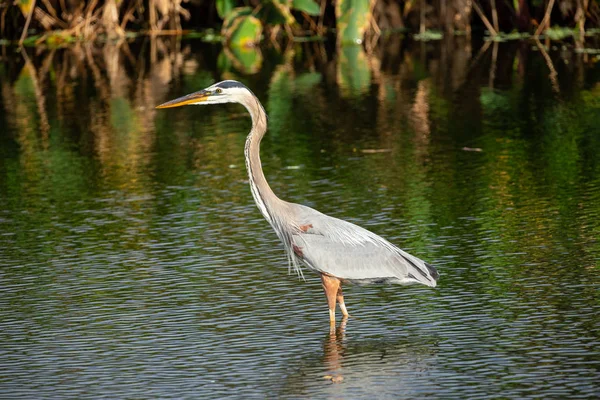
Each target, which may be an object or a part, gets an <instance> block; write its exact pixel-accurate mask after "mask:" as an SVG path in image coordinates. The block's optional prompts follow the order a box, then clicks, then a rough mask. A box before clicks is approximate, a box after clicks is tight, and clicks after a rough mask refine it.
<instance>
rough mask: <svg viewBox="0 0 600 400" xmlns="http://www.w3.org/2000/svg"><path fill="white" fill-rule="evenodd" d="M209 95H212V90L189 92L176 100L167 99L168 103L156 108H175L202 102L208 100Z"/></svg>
mask: <svg viewBox="0 0 600 400" xmlns="http://www.w3.org/2000/svg"><path fill="white" fill-rule="evenodd" d="M208 96H210V92H209V91H208V90H201V91H199V92H195V93H192V94H188V95H187V96H183V97H180V98H178V99H175V100H171V101H167V102H166V103H163V104H161V105H160V106H156V108H173V107H180V106H185V105H186V104H197V103H202V102H203V101H206V99H207V98H208Z"/></svg>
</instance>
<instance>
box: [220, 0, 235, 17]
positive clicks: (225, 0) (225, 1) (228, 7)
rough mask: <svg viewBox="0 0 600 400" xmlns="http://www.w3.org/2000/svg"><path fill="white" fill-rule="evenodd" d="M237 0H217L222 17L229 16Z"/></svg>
mask: <svg viewBox="0 0 600 400" xmlns="http://www.w3.org/2000/svg"><path fill="white" fill-rule="evenodd" d="M234 5H235V0H216V6H217V13H218V14H219V17H221V19H225V18H227V16H228V15H229V13H231V11H232V10H233V8H234Z"/></svg>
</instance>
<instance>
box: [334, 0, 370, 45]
mask: <svg viewBox="0 0 600 400" xmlns="http://www.w3.org/2000/svg"><path fill="white" fill-rule="evenodd" d="M335 17H336V19H337V22H336V26H337V42H338V44H348V43H353V44H357V43H362V41H363V37H364V35H365V31H366V29H367V27H368V26H369V22H370V20H371V13H370V7H369V0H338V1H337V2H336V5H335Z"/></svg>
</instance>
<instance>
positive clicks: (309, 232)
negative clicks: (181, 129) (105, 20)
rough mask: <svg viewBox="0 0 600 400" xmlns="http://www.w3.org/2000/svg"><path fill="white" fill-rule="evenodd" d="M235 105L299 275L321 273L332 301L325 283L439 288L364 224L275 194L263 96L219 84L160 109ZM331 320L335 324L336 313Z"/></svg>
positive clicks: (250, 159) (424, 269)
mask: <svg viewBox="0 0 600 400" xmlns="http://www.w3.org/2000/svg"><path fill="white" fill-rule="evenodd" d="M230 102H234V103H240V104H242V105H243V106H244V107H246V109H247V110H248V112H249V113H250V116H251V118H252V129H251V131H250V133H249V135H248V137H247V139H246V145H245V148H244V153H245V157H246V168H247V170H248V178H249V183H250V189H251V192H252V196H253V197H254V200H255V202H256V205H257V206H258V209H259V210H260V212H261V213H262V214H263V216H264V217H265V219H266V220H267V221H268V222H269V224H270V225H271V226H272V227H273V229H274V230H275V233H276V234H277V236H278V237H279V239H280V240H281V241H282V243H283V245H284V247H285V250H286V252H287V255H288V259H289V261H290V265H291V266H292V267H293V268H295V270H296V271H297V273H298V274H299V275H300V276H303V273H302V269H301V266H300V264H304V265H306V266H307V267H308V268H309V269H311V270H314V271H316V272H318V273H320V274H321V277H322V279H324V281H323V286H324V288H325V291H326V294H327V295H328V300H331V299H329V297H330V294H328V293H327V291H328V290H327V287H326V282H325V280H327V279H331V278H333V279H336V278H337V280H339V282H351V283H358V284H364V283H399V284H410V283H421V284H424V285H427V286H431V287H435V286H436V282H437V279H438V277H439V274H438V272H437V271H436V269H435V268H433V267H432V266H430V265H429V264H427V263H425V262H424V261H422V260H420V259H419V258H417V257H414V256H412V255H410V254H408V253H406V252H405V251H403V250H401V249H399V248H398V247H396V246H395V245H393V244H391V243H390V242H388V241H387V240H385V239H383V238H382V237H380V236H378V235H376V234H374V233H373V232H370V231H368V230H366V229H364V228H361V227H360V226H357V225H355V224H352V223H350V222H347V221H343V220H340V219H337V218H334V217H330V216H328V215H325V214H322V213H320V212H318V211H316V210H314V209H312V208H310V207H306V206H303V205H300V204H294V203H289V202H286V201H283V200H281V199H280V198H279V197H277V196H276V195H275V194H274V193H273V191H272V190H271V188H270V187H269V184H268V183H267V180H266V179H265V176H264V174H263V171H262V166H261V162H260V142H261V139H262V138H263V136H264V134H265V132H266V130H267V114H266V112H265V110H264V108H263V106H262V105H261V104H260V101H259V100H258V98H257V97H256V96H255V95H254V94H253V93H252V92H251V91H250V89H248V88H247V87H246V86H244V85H243V84H241V83H240V82H237V81H231V80H228V81H223V82H219V83H216V84H214V85H212V86H210V87H208V88H207V89H205V90H202V91H199V92H196V93H192V94H190V95H187V96H184V97H181V98H179V99H176V100H173V101H170V102H167V103H165V104H162V105H161V106H159V107H158V108H168V107H177V106H180V105H184V104H220V103H230ZM334 289H335V288H334ZM332 290H333V289H332ZM335 290H339V292H337V293H338V296H340V297H341V300H340V299H339V298H338V301H340V307H343V308H342V310H343V312H344V315H347V312H346V309H345V306H344V305H343V296H342V294H341V288H339V289H335ZM333 296H335V293H334V294H333ZM333 308H334V309H335V297H334V303H333ZM330 315H331V302H330ZM332 320H335V311H333V316H332Z"/></svg>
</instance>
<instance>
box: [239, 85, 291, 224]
mask: <svg viewBox="0 0 600 400" xmlns="http://www.w3.org/2000/svg"><path fill="white" fill-rule="evenodd" d="M243 105H244V106H245V107H246V109H248V111H249V112H250V116H251V117H252V130H251V131H250V134H249V135H248V138H247V139H246V146H245V148H244V154H245V156H246V168H247V170H248V179H249V181H250V189H251V190H252V196H253V197H254V201H255V202H256V205H257V206H258V208H259V210H260V212H261V213H262V215H263V216H264V217H265V218H266V219H267V221H269V222H270V223H273V215H272V213H270V212H269V210H274V209H277V207H273V206H274V205H275V203H282V201H281V200H280V199H279V198H278V197H277V196H276V195H275V193H273V190H271V187H270V186H269V184H268V183H267V180H266V178H265V174H264V173H263V170H262V165H261V163H260V141H261V140H262V138H263V136H264V135H265V132H266V131H267V115H266V114H265V112H264V109H263V108H262V106H261V105H260V103H259V102H258V99H256V97H254V96H251V97H249V98H248V99H247V101H244V102H243Z"/></svg>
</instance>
